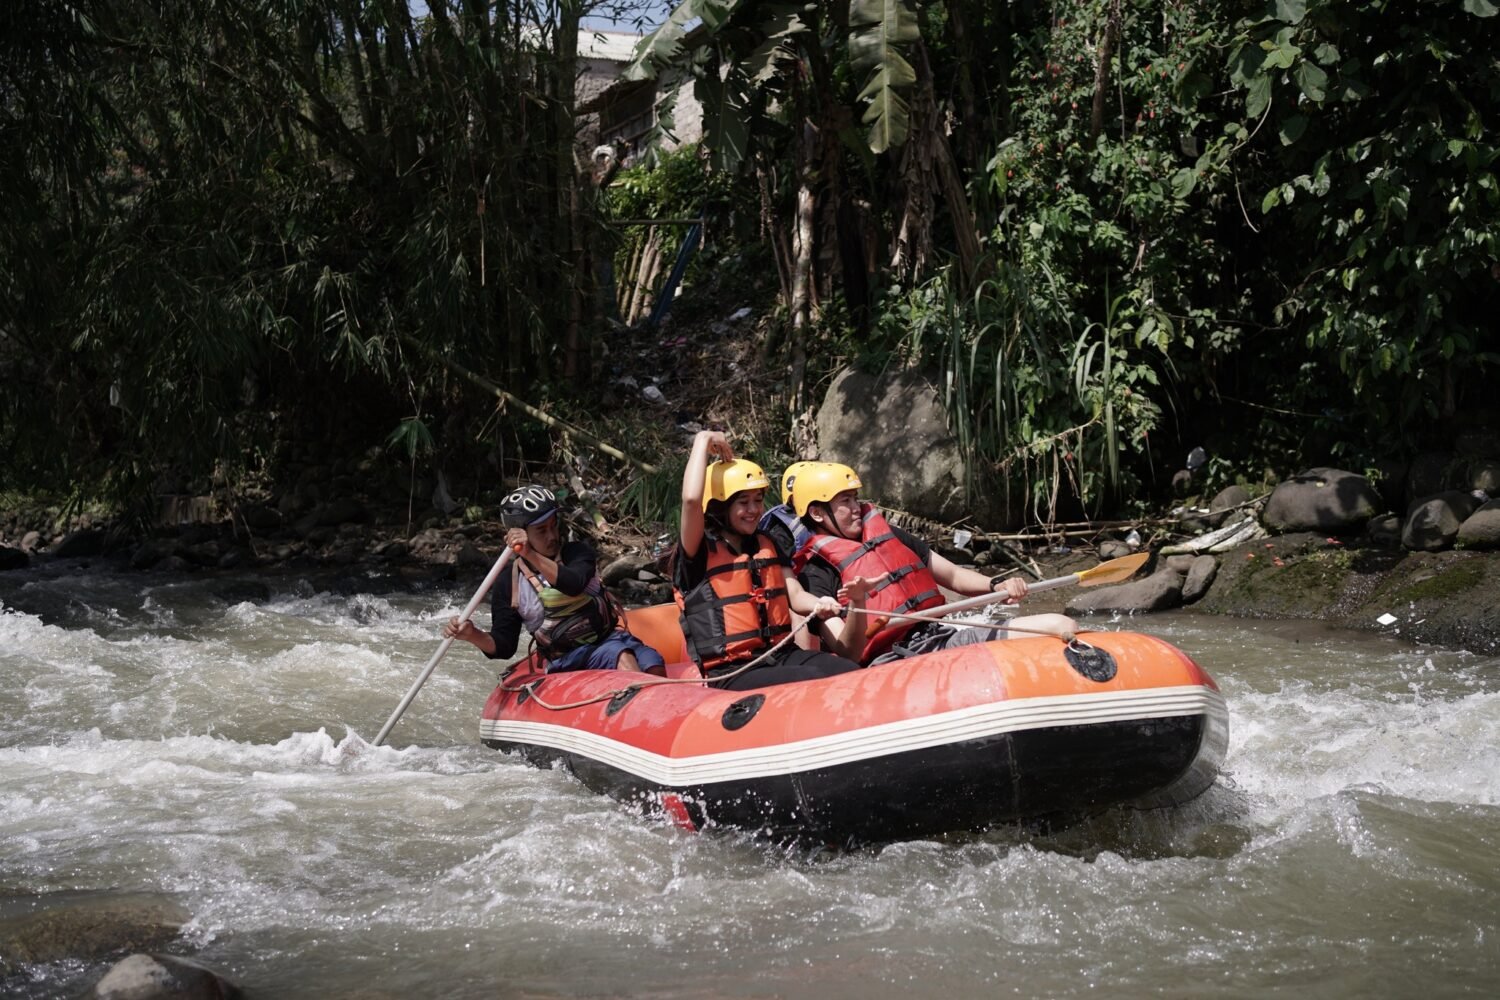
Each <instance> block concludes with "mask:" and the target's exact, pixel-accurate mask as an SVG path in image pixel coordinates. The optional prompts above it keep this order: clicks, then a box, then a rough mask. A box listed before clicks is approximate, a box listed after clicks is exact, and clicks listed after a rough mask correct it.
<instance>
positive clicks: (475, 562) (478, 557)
mask: <svg viewBox="0 0 1500 1000" xmlns="http://www.w3.org/2000/svg"><path fill="white" fill-rule="evenodd" d="M454 562H455V564H456V565H457V567H458V568H459V569H460V570H465V569H479V570H488V569H489V568H490V566H491V565H493V564H494V560H493V559H491V558H490V557H489V554H488V553H486V552H485V551H484V550H483V549H481V548H480V547H479V546H477V545H475V544H474V543H473V542H469V541H465V542H464V543H463V544H462V545H460V546H459V547H458V557H457V558H456V559H455V560H454Z"/></svg>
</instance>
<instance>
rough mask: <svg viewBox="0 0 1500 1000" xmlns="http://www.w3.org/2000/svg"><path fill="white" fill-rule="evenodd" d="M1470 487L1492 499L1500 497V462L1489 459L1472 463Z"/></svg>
mask: <svg viewBox="0 0 1500 1000" xmlns="http://www.w3.org/2000/svg"><path fill="white" fill-rule="evenodd" d="M1468 487H1469V489H1471V490H1482V491H1483V492H1485V493H1488V494H1489V495H1490V496H1492V497H1496V496H1500V462H1497V461H1495V460H1493V459H1488V458H1486V459H1480V460H1478V461H1475V462H1470V463H1469V482H1468Z"/></svg>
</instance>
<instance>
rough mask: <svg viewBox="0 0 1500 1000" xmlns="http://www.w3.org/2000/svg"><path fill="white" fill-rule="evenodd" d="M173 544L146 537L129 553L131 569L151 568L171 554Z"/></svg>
mask: <svg viewBox="0 0 1500 1000" xmlns="http://www.w3.org/2000/svg"><path fill="white" fill-rule="evenodd" d="M172 549H173V546H171V545H168V544H167V543H166V542H163V541H160V540H158V539H155V538H148V539H146V541H144V542H142V543H141V544H140V545H138V546H136V550H135V551H134V552H132V553H131V554H130V568H131V569H138V570H141V569H151V568H152V567H153V566H156V565H157V564H158V563H160V562H161V561H162V560H163V559H165V558H166V557H167V556H169V555H171V554H172Z"/></svg>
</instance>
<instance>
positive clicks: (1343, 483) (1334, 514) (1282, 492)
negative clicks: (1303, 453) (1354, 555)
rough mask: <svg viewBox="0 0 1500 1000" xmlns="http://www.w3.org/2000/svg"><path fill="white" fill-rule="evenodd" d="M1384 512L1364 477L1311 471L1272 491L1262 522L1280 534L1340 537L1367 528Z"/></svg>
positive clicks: (1341, 472)
mask: <svg viewBox="0 0 1500 1000" xmlns="http://www.w3.org/2000/svg"><path fill="white" fill-rule="evenodd" d="M1379 510H1380V497H1379V495H1378V494H1377V493H1376V492H1375V488H1374V487H1373V486H1371V485H1370V481H1369V480H1368V479H1366V478H1365V477H1364V476H1359V475H1355V474H1354V473H1352V472H1345V471H1344V470H1342V469H1324V468H1319V469H1308V470H1307V471H1306V472H1303V473H1300V474H1298V475H1296V476H1293V477H1291V478H1290V479H1288V480H1286V481H1284V482H1282V483H1281V484H1280V485H1279V486H1277V487H1276V489H1275V490H1273V491H1272V492H1271V497H1270V499H1269V500H1267V501H1266V508H1265V510H1264V511H1263V512H1262V513H1261V523H1262V524H1264V525H1265V526H1266V527H1267V528H1269V529H1271V530H1272V531H1275V532H1277V533H1280V534H1286V533H1288V532H1295V531H1319V532H1329V533H1333V534H1339V533H1341V532H1344V531H1347V530H1348V529H1350V528H1353V527H1363V526H1365V525H1366V524H1368V523H1369V520H1370V518H1371V517H1373V516H1374V515H1375V514H1376V513H1378V512H1379Z"/></svg>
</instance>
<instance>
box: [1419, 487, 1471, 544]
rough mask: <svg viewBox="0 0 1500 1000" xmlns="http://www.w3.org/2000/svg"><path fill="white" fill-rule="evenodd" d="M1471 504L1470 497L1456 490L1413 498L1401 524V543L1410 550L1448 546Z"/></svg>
mask: <svg viewBox="0 0 1500 1000" xmlns="http://www.w3.org/2000/svg"><path fill="white" fill-rule="evenodd" d="M1475 506H1476V502H1475V500H1474V498H1473V497H1471V496H1469V494H1467V493H1461V492H1459V491H1457V490H1449V491H1448V492H1447V493H1440V494H1438V495H1437V496H1431V497H1424V498H1422V499H1420V500H1416V501H1413V502H1412V505H1411V510H1410V511H1408V512H1407V515H1406V522H1405V523H1404V524H1403V525H1402V526H1401V544H1402V545H1404V546H1406V547H1407V548H1409V549H1411V550H1412V551H1414V552H1438V551H1441V550H1442V549H1447V548H1452V546H1453V543H1454V541H1455V540H1456V539H1457V538H1458V529H1459V527H1460V526H1461V525H1462V524H1463V523H1464V521H1465V519H1467V518H1468V517H1469V515H1470V514H1472V513H1474V508H1475Z"/></svg>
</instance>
